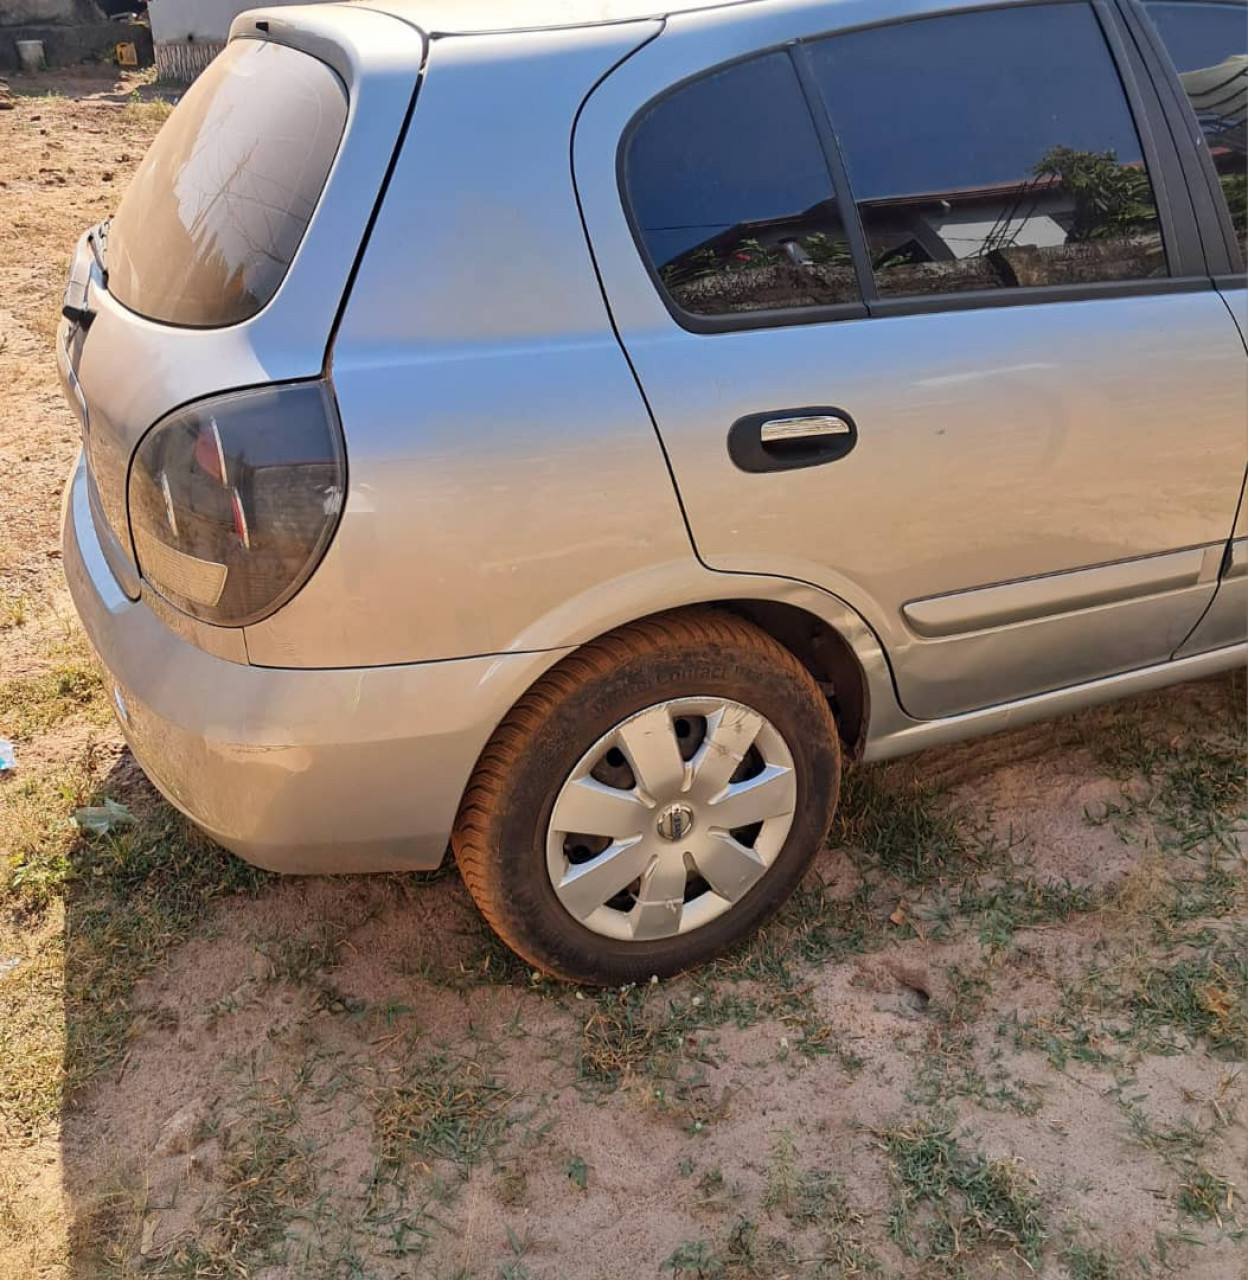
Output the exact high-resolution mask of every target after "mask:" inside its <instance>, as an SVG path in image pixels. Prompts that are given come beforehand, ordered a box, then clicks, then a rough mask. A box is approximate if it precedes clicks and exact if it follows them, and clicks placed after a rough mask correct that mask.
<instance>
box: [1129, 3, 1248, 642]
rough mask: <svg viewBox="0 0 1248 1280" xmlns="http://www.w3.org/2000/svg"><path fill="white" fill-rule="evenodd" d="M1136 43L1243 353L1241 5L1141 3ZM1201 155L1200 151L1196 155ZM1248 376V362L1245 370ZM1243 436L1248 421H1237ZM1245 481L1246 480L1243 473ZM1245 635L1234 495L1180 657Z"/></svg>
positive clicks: (1244, 569)
mask: <svg viewBox="0 0 1248 1280" xmlns="http://www.w3.org/2000/svg"><path fill="white" fill-rule="evenodd" d="M1143 10H1144V14H1145V15H1146V19H1145V20H1146V22H1147V23H1148V26H1146V27H1144V28H1143V31H1142V34H1143V37H1144V39H1145V40H1146V41H1147V42H1148V43H1151V45H1152V46H1153V47H1154V49H1155V51H1156V52H1157V54H1158V56H1159V58H1160V59H1161V60H1162V63H1163V65H1162V66H1161V68H1160V71H1161V74H1162V76H1163V77H1164V78H1167V79H1169V80H1170V82H1171V84H1172V85H1173V86H1174V88H1175V93H1174V101H1175V103H1176V105H1177V107H1178V109H1179V116H1180V127H1181V128H1182V129H1183V132H1184V133H1185V134H1186V136H1188V137H1191V138H1193V139H1194V140H1195V142H1196V143H1197V146H1196V147H1194V148H1193V151H1194V152H1195V153H1197V154H1198V155H1200V158H1201V159H1202V160H1203V162H1204V163H1203V170H1204V175H1203V176H1204V177H1205V178H1206V179H1207V186H1208V189H1209V192H1210V203H1211V205H1212V208H1211V210H1210V214H1211V216H1210V217H1209V218H1208V219H1207V235H1206V239H1207V241H1208V244H1209V253H1210V256H1211V257H1213V256H1215V255H1218V254H1224V255H1225V256H1224V258H1223V261H1222V262H1221V263H1215V264H1214V265H1213V268H1212V269H1213V270H1214V271H1215V273H1216V274H1217V284H1218V287H1219V289H1220V291H1221V293H1222V296H1223V298H1224V299H1225V300H1226V303H1227V308H1228V311H1229V312H1230V316H1229V317H1228V324H1234V325H1236V326H1237V327H1238V330H1239V334H1240V337H1241V338H1242V339H1243V340H1244V342H1245V349H1246V352H1248V290H1246V289H1245V276H1244V264H1245V260H1248V145H1246V143H1248V138H1246V136H1245V135H1246V133H1248V5H1245V4H1243V3H1228V2H1227V0H1218V2H1217V3H1206V2H1205V0H1198V2H1197V0H1157V2H1156V3H1146V4H1145V5H1144V6H1143ZM1202 149H1203V154H1200V153H1201V152H1202ZM1244 369H1245V372H1244V377H1245V379H1246V380H1248V363H1245V366H1244ZM1245 430H1246V431H1248V423H1246V424H1245ZM1246 478H1248V475H1246ZM1245 638H1248V510H1246V509H1245V505H1244V488H1243V487H1241V490H1240V500H1239V510H1238V513H1237V516H1236V521H1235V527H1234V529H1233V530H1232V531H1231V536H1230V541H1229V543H1228V545H1227V548H1226V554H1225V556H1224V557H1223V561H1222V571H1221V575H1220V580H1219V584H1218V591H1217V594H1216V596H1215V597H1214V599H1213V603H1212V604H1211V605H1210V606H1209V609H1208V611H1207V612H1206V613H1205V615H1204V616H1203V617H1202V618H1201V619H1200V622H1199V623H1198V624H1197V626H1196V628H1195V630H1194V631H1193V632H1192V634H1191V635H1190V636H1188V638H1187V639H1186V640H1185V641H1184V642H1183V645H1182V647H1181V648H1180V649H1179V656H1183V655H1187V654H1193V653H1204V652H1207V651H1208V650H1210V649H1218V648H1222V647H1223V646H1225V645H1229V644H1235V643H1237V642H1242V641H1243V640H1244V639H1245Z"/></svg>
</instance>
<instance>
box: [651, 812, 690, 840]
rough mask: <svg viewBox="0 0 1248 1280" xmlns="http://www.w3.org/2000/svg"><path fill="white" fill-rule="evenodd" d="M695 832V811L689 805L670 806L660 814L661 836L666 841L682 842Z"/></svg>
mask: <svg viewBox="0 0 1248 1280" xmlns="http://www.w3.org/2000/svg"><path fill="white" fill-rule="evenodd" d="M692 830H693V810H692V809H691V808H690V807H689V806H688V805H687V804H669V805H668V806H667V808H666V809H664V810H663V812H662V813H660V814H659V835H661V836H662V837H663V839H664V840H680V839H682V838H683V837H685V836H687V835H688V834H689V832H690V831H692Z"/></svg>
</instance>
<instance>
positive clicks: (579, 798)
mask: <svg viewBox="0 0 1248 1280" xmlns="http://www.w3.org/2000/svg"><path fill="white" fill-rule="evenodd" d="M839 785H840V749H839V743H838V739H837V733H836V726H835V724H834V722H833V720H832V714H831V712H830V711H829V709H828V704H827V701H826V699H825V698H824V697H823V695H822V693H821V692H820V690H819V687H818V686H817V685H816V684H815V682H814V680H813V679H812V678H811V676H810V673H809V672H807V671H806V669H805V668H804V667H803V666H802V665H801V664H800V663H799V662H798V661H797V660H796V659H795V658H794V657H793V655H792V654H790V653H789V651H788V650H787V649H785V648H783V647H782V646H781V645H779V644H777V643H776V642H775V641H774V640H772V639H771V637H770V636H768V635H767V634H766V633H765V632H763V631H761V630H759V629H758V628H757V627H755V626H753V625H752V624H750V623H748V622H744V621H742V620H741V619H739V618H736V617H734V616H733V615H731V614H727V613H722V612H719V611H716V610H710V609H707V610H690V611H688V612H682V613H675V614H668V615H663V616H660V617H656V618H651V619H647V620H646V621H643V622H638V623H633V624H630V625H629V626H626V627H622V628H620V629H619V630H618V631H615V632H612V633H611V634H610V635H608V636H604V637H603V638H601V639H599V640H596V641H594V642H592V643H591V644H589V645H586V646H585V647H584V648H582V649H580V650H578V651H577V652H576V653H575V654H573V655H571V656H570V657H568V658H566V659H564V660H563V661H562V662H561V663H559V665H558V666H556V667H554V668H553V669H552V670H551V671H549V672H548V673H547V674H546V675H545V676H543V677H542V679H541V680H539V681H538V683H537V684H536V685H535V686H534V687H533V688H532V689H531V690H530V691H529V692H528V693H527V694H526V695H525V696H524V698H522V699H521V701H520V702H519V703H518V704H517V705H516V706H515V707H514V708H513V710H512V711H511V712H510V713H509V714H508V716H507V718H506V719H505V720H504V721H503V723H502V725H500V726H499V728H498V730H497V732H496V733H495V735H494V737H493V739H492V740H491V741H490V744H489V745H488V746H487V747H486V749H485V752H484V753H483V754H482V757H481V759H480V761H479V762H478V765H477V769H476V772H475V774H474V776H473V779H472V782H471V784H470V785H469V788H468V791H467V793H466V795H465V797H464V801H463V804H462V805H461V808H460V813H459V817H458V820H457V822H456V826H455V832H454V835H453V837H452V844H453V847H454V850H455V856H456V858H457V860H458V862H459V865H460V868H461V870H462V872H463V875H464V880H465V881H466V883H467V885H468V888H469V891H470V892H471V893H472V896H473V898H474V899H475V900H476V903H477V905H478V906H479V907H480V909H481V911H482V913H483V914H484V915H485V917H486V919H487V920H488V921H489V923H490V924H491V926H492V927H493V928H494V929H495V930H496V931H497V932H498V933H499V934H500V936H501V937H502V938H503V939H504V940H505V941H506V942H507V943H508V944H509V945H510V946H511V947H512V948H513V949H514V950H516V951H517V952H519V953H520V955H522V956H524V958H525V959H526V960H528V961H529V962H530V963H532V964H534V965H536V966H538V967H539V968H541V969H544V970H546V971H548V972H550V973H554V974H557V975H558V976H560V977H563V978H567V979H570V980H573V981H577V982H587V983H623V982H632V981H639V980H643V979H645V978H648V977H649V976H650V975H651V974H658V975H660V976H665V975H668V974H671V973H675V972H677V971H678V970H680V969H684V968H687V967H688V966H690V965H694V964H698V963H700V962H701V961H703V960H706V959H708V958H710V957H711V956H713V955H715V954H716V953H717V952H719V951H721V950H723V949H724V948H725V947H727V946H729V945H730V944H732V943H733V942H735V941H737V940H738V939H740V938H741V937H743V936H744V935H745V934H747V933H749V932H750V931H751V930H752V929H753V928H755V927H756V926H757V925H758V924H760V923H761V922H762V921H763V920H765V919H767V917H769V916H770V915H771V914H772V913H773V912H774V911H775V910H776V909H777V908H778V907H779V906H780V905H781V904H782V903H783V902H784V901H785V899H786V898H787V897H788V896H789V894H790V893H791V892H792V891H793V889H794V888H795V887H796V885H797V883H798V881H799V880H800V879H801V877H802V874H803V872H804V871H805V869H806V867H807V865H808V864H809V861H810V859H811V857H812V856H813V854H814V853H815V851H816V850H817V849H818V848H819V846H820V844H821V843H822V840H823V837H824V835H825V834H826V832H827V829H828V824H829V822H830V820H831V817H832V812H833V810H834V808H835V805H836V799H837V794H838V790H839Z"/></svg>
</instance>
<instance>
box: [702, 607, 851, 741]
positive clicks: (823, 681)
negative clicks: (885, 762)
mask: <svg viewBox="0 0 1248 1280" xmlns="http://www.w3.org/2000/svg"><path fill="white" fill-rule="evenodd" d="M708 603H709V604H710V605H712V606H713V607H718V608H721V609H726V610H727V611H729V612H731V613H735V614H737V615H738V616H739V617H742V618H744V619H745V620H746V621H748V622H752V623H753V624H754V625H755V626H756V627H758V628H759V629H760V630H761V631H765V632H766V633H767V634H768V635H769V636H771V638H772V639H773V640H775V641H776V642H777V643H778V644H781V645H783V646H784V648H786V649H787V650H788V651H789V652H790V653H791V654H792V655H793V656H794V657H795V658H796V659H797V660H798V661H799V662H800V663H801V664H802V666H804V667H805V668H806V670H807V671H809V672H810V674H811V675H812V676H813V677H814V678H815V680H816V681H817V682H818V684H819V687H820V688H821V689H822V690H823V692H824V695H825V696H826V697H827V699H828V702H829V704H830V705H831V708H832V713H833V716H834V717H835V719H836V727H837V730H838V732H839V733H840V736H841V743H842V746H843V747H844V749H845V752H846V754H847V755H848V756H849V758H850V759H851V760H857V759H859V758H860V757H861V755H862V752H863V748H864V746H865V744H866V737H867V726H868V723H869V721H870V715H871V687H870V683H869V682H868V679H867V674H866V671H865V670H864V669H863V664H862V663H861V662H860V661H859V659H858V655H857V654H856V653H855V652H854V649H853V647H852V646H851V644H850V643H849V641H848V640H847V639H846V638H845V637H844V636H843V635H842V634H841V633H840V631H838V630H837V628H836V627H834V626H833V625H832V624H831V623H830V622H828V621H827V619H825V618H821V617H820V616H819V615H818V614H815V613H811V612H810V611H809V610H807V609H803V608H801V607H800V606H799V605H795V604H789V603H786V602H783V601H778V600H763V599H749V598H739V599H731V598H730V599H724V600H715V601H709V602H708Z"/></svg>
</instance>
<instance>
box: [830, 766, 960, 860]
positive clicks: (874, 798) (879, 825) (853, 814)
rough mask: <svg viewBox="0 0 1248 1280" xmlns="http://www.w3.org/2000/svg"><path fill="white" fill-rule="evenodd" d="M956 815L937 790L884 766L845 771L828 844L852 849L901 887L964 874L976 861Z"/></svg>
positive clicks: (958, 816) (860, 858)
mask: <svg viewBox="0 0 1248 1280" xmlns="http://www.w3.org/2000/svg"><path fill="white" fill-rule="evenodd" d="M960 819H961V815H960V814H958V813H957V812H955V811H954V810H953V809H951V808H950V806H949V804H948V801H947V800H946V799H945V797H944V796H943V795H942V794H941V792H940V791H939V790H938V789H937V788H935V787H933V786H931V785H930V784H928V783H925V782H923V781H921V780H918V779H911V780H909V781H903V780H901V778H900V777H899V776H898V772H897V771H895V770H889V769H881V768H874V769H850V770H848V771H847V772H846V774H845V777H844V780H843V783H842V786H841V801H840V806H839V808H838V809H837V813H836V820H835V822H834V824H833V833H832V838H833V843H834V844H837V845H846V846H848V847H849V848H850V849H851V850H853V851H855V852H856V853H857V854H858V856H859V860H860V861H861V862H862V863H864V864H865V865H866V866H867V867H869V868H871V869H874V870H877V871H880V872H883V873H884V874H886V875H890V876H893V877H895V878H896V879H897V880H899V881H901V883H902V884H906V885H923V884H930V883H932V882H934V881H937V880H940V879H943V878H944V877H947V876H949V875H959V876H960V875H965V874H966V873H967V872H968V871H969V870H972V869H973V868H974V866H975V863H976V856H975V855H976V847H975V844H974V842H973V841H971V840H970V839H968V838H967V835H966V833H965V831H964V829H963V826H962V823H961V821H960Z"/></svg>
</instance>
